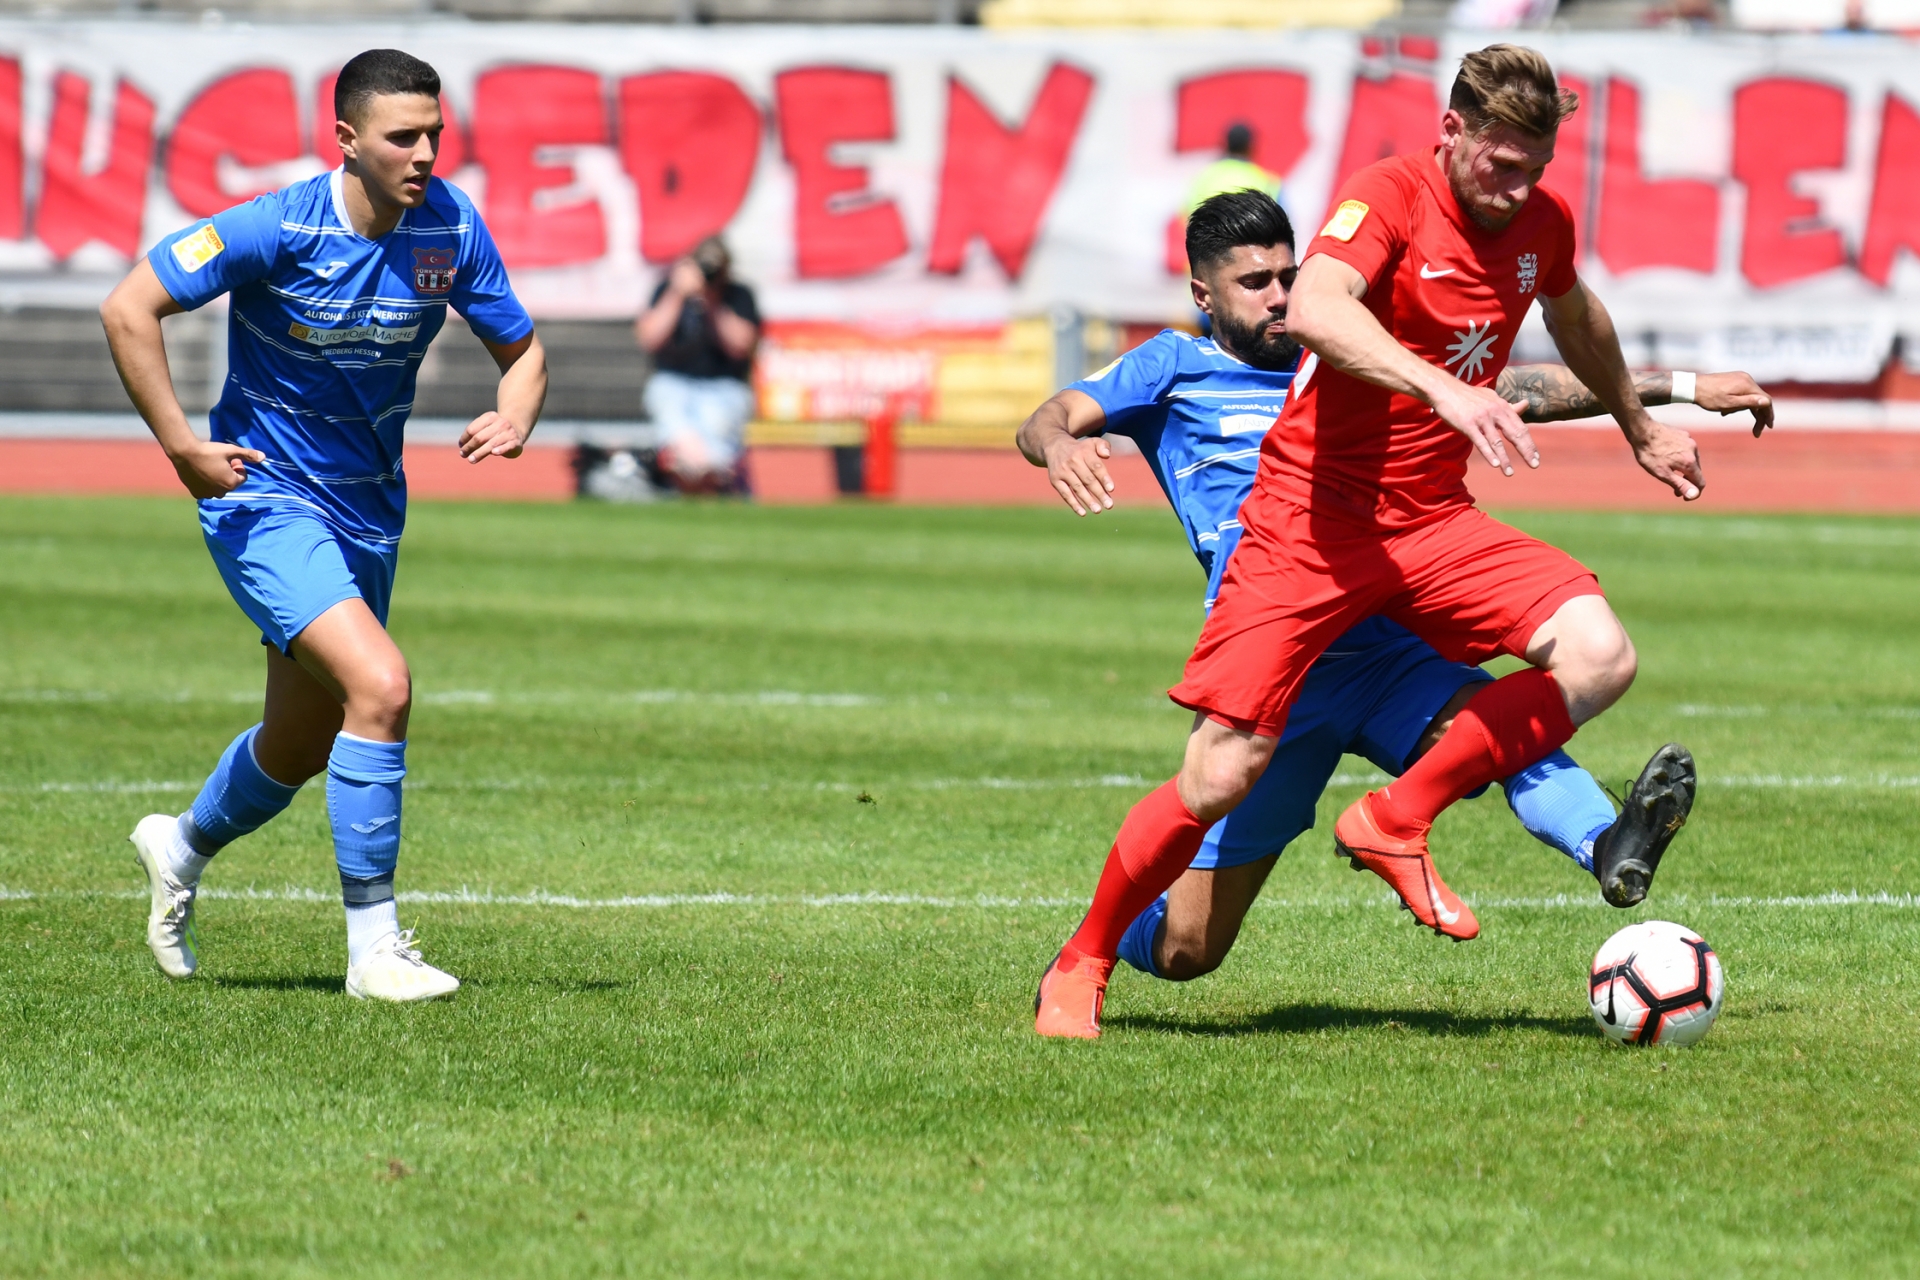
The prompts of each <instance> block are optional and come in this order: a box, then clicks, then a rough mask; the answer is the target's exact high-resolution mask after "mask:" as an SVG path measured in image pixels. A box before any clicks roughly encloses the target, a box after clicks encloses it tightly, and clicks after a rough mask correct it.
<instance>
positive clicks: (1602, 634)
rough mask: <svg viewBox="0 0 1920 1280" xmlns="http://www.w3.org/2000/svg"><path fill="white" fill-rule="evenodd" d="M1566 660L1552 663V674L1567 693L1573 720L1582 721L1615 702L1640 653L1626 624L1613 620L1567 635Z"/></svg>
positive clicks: (1628, 683) (1636, 668)
mask: <svg viewBox="0 0 1920 1280" xmlns="http://www.w3.org/2000/svg"><path fill="white" fill-rule="evenodd" d="M1569 639H1570V640H1572V643H1571V644H1569V645H1568V648H1567V652H1566V654H1565V659H1566V660H1565V661H1564V662H1562V663H1556V664H1555V666H1554V669H1553V670H1554V678H1555V679H1556V680H1557V681H1558V682H1559V684H1560V687H1561V689H1562V691H1563V692H1564V693H1565V694H1566V695H1567V700H1568V704H1569V708H1568V709H1569V711H1570V712H1571V713H1572V715H1573V719H1574V722H1575V723H1576V724H1582V723H1585V722H1586V721H1588V720H1591V719H1592V718H1593V717H1594V716H1597V715H1599V714H1600V713H1601V712H1602V711H1605V710H1606V709H1607V708H1608V707H1610V706H1612V705H1613V704H1614V703H1616V702H1618V701H1619V700H1620V699H1621V697H1622V696H1624V695H1625V694H1626V692H1627V690H1628V689H1629V688H1631V687H1632V686H1633V678H1634V676H1636V675H1637V674H1639V671H1640V657H1639V655H1638V654H1637V653H1635V652H1634V648H1633V641H1632V640H1631V639H1629V638H1628V636H1627V632H1626V628H1624V627H1622V626H1620V625H1619V623H1617V622H1616V623H1614V624H1613V626H1612V627H1610V628H1595V629H1593V630H1592V631H1589V632H1586V633H1583V634H1581V635H1579V636H1578V637H1569Z"/></svg>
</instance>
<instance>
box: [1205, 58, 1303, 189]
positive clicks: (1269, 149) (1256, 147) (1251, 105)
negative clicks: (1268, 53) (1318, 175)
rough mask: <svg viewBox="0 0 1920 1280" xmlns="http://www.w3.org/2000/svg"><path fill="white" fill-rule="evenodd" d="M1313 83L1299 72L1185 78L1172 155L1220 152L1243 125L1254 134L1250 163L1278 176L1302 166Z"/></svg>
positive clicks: (1222, 73)
mask: <svg viewBox="0 0 1920 1280" xmlns="http://www.w3.org/2000/svg"><path fill="white" fill-rule="evenodd" d="M1310 87H1311V84H1310V82H1309V81H1308V79H1307V77H1305V76H1303V75H1301V74H1300V73H1299V72H1297V71H1221V72H1216V73H1215V74H1213V75H1210V76H1196V77H1195V78H1193V79H1192V80H1183V81H1182V82H1181V84H1180V89H1179V95H1178V97H1177V99H1176V103H1177V105H1176V108H1175V113H1174V129H1173V149H1174V150H1175V151H1218V150H1220V148H1221V147H1222V146H1224V145H1225V143H1226V136H1227V129H1228V128H1229V127H1230V126H1232V125H1235V124H1244V125H1246V126H1247V128H1248V129H1249V130H1251V131H1252V133H1253V157H1252V158H1253V162H1254V163H1255V164H1257V165H1259V166H1260V167H1261V168H1262V169H1265V170H1266V171H1267V172H1268V173H1271V174H1272V175H1274V176H1275V177H1276V178H1284V177H1286V176H1287V175H1288V174H1289V173H1292V172H1293V166H1294V165H1296V164H1298V163H1300V157H1301V156H1303V155H1305V154H1306V153H1307V147H1308V146H1309V145H1311V143H1312V139H1311V138H1309V137H1308V136H1307V93H1308V90H1309V89H1310Z"/></svg>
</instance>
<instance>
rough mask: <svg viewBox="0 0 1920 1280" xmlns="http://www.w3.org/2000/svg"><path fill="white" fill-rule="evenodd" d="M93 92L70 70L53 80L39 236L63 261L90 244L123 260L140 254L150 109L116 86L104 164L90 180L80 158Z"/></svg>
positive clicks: (139, 96) (126, 87) (123, 85)
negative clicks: (101, 246) (100, 245)
mask: <svg viewBox="0 0 1920 1280" xmlns="http://www.w3.org/2000/svg"><path fill="white" fill-rule="evenodd" d="M92 92H93V86H92V85H91V84H90V83H89V82H88V81H87V80H86V79H85V78H84V77H82V76H77V75H75V74H73V73H72V72H71V71H62V72H61V73H60V74H59V75H58V76H56V77H54V82H53V118H52V120H51V121H50V122H49V123H48V125H47V155H46V160H45V164H44V171H43V174H42V178H41V185H40V211H39V214H38V216H36V217H35V219H34V234H35V235H36V236H38V237H39V240H40V243H42V244H44V245H46V246H47V248H48V249H50V250H51V251H52V252H53V256H54V257H55V258H56V259H58V260H59V261H61V262H65V261H66V260H67V259H68V258H70V257H72V256H73V254H74V251H75V250H77V249H79V248H80V246H82V245H84V244H86V243H87V242H88V241H90V240H98V241H99V242H100V243H101V244H104V245H106V246H107V247H108V248H109V249H113V250H115V251H117V252H118V253H119V254H120V255H121V256H122V257H125V258H132V257H134V256H135V255H137V254H138V253H139V252H140V221H141V218H142V216H143V215H144V214H145V212H146V207H147V174H148V172H149V171H150V170H151V169H152V167H153V115H154V112H153V102H152V101H151V100H150V99H149V98H148V97H147V96H146V95H145V94H143V93H141V92H140V91H139V90H138V89H136V88H134V87H133V86H132V85H130V84H128V83H127V82H126V81H124V80H122V81H120V82H119V83H118V84H117V85H116V86H115V88H114V101H113V124H112V126H111V129H110V131H109V137H110V139H111V140H110V142H109V143H108V147H107V162H106V163H105V164H104V165H102V166H101V167H100V168H99V169H98V170H96V171H94V172H91V173H88V172H85V171H83V170H82V169H81V167H80V157H81V153H82V151H83V149H84V148H85V145H86V139H87V104H88V100H89V98H90V97H91V96H92Z"/></svg>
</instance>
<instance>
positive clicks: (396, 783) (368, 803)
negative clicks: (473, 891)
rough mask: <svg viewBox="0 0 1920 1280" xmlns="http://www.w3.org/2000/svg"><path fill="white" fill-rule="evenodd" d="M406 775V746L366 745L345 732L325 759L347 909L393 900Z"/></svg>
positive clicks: (329, 805) (335, 850)
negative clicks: (394, 874)
mask: <svg viewBox="0 0 1920 1280" xmlns="http://www.w3.org/2000/svg"><path fill="white" fill-rule="evenodd" d="M406 776H407V744H406V743H404V742H369V741H368V740H367V739H365V738H356V737H354V736H353V735H352V734H350V733H343V734H341V735H340V736H338V737H337V738H335V739H334V740H333V754H332V755H330V756H328V757H327V817H328V819H329V820H331V822H332V823H333V857H334V861H336V862H338V863H339V864H340V896H341V898H342V899H343V900H344V901H345V902H346V904H347V905H348V906H349V907H363V906H366V905H368V904H369V903H375V902H385V901H387V900H388V899H390V898H392V897H393V869H394V867H395V866H397V865H398V864H399V862H400V779H402V778H404V777H406Z"/></svg>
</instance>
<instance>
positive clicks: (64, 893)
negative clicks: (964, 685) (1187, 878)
mask: <svg viewBox="0 0 1920 1280" xmlns="http://www.w3.org/2000/svg"><path fill="white" fill-rule="evenodd" d="M199 896H200V899H201V901H212V902H291V903H333V902H336V901H338V897H339V895H338V894H336V893H333V892H329V891H325V890H320V889H309V888H302V887H298V886H288V887H287V888H284V889H261V888H257V887H253V886H249V887H247V888H244V889H220V888H214V887H212V886H209V887H207V888H205V889H202V890H201V891H200V895H199ZM395 896H396V897H397V898H398V899H399V900H400V901H401V902H403V903H418V904H424V905H429V906H468V907H558V908H564V909H568V910H579V911H619V910H660V909H665V908H673V907H801V908H815V909H819V908H834V907H935V908H939V909H941V910H973V911H1018V910H1030V909H1039V910H1054V909H1065V908H1072V909H1074V910H1080V909H1083V908H1084V907H1085V905H1086V899H1084V898H1075V897H1002V896H997V895H994V894H984V893H983V894H976V895H974V896H972V897H947V896H941V895H937V894H924V893H880V892H873V891H869V892H865V893H829V894H779V893H638V894H622V895H620V896H618V897H612V898H595V897H585V896H581V895H578V894H570V893H549V892H546V891H544V890H535V891H533V892H530V893H495V892H493V891H491V890H476V889H468V888H460V889H413V890H404V891H402V892H400V893H398V894H396V895H395ZM1463 896H1465V897H1466V899H1467V901H1468V903H1469V904H1470V905H1472V906H1473V907H1475V908H1476V909H1481V910H1522V911H1606V910H1610V909H1611V908H1608V907H1607V906H1606V904H1605V903H1603V902H1601V901H1600V899H1599V898H1598V897H1597V896H1589V895H1585V894H1581V895H1577V896H1576V895H1573V894H1564V893H1556V894H1547V895H1542V896H1534V897H1499V898H1494V897H1477V896H1473V895H1463ZM83 898H104V899H111V900H117V901H128V902H145V901H146V900H147V894H146V892H145V891H144V890H107V891H96V890H83V889H47V890H35V889H14V888H9V887H7V886H5V885H0V902H37V901H67V900H77V899H83ZM1258 905H1259V906H1260V907H1261V908H1262V909H1265V910H1269V911H1284V910H1296V911H1336V910H1347V909H1350V908H1354V907H1375V908H1381V909H1385V908H1389V907H1396V906H1398V905H1399V903H1398V900H1397V899H1395V898H1394V897H1393V895H1391V894H1384V893H1383V894H1376V895H1344V896H1343V895H1327V896H1314V897H1302V898H1286V897H1263V898H1261V899H1260V900H1259V903H1258ZM1838 907H1890V908H1894V909H1899V910H1914V909H1920V894H1912V893H1860V892H1858V891H1851V890H1850V891H1845V892H1840V891H1835V892H1830V893H1814V894H1789V895H1785V896H1779V897H1752V896H1742V895H1728V894H1707V895H1704V896H1699V897H1696V896H1693V895H1690V894H1673V895H1671V896H1667V897H1664V898H1663V899H1662V900H1661V908H1662V909H1663V910H1667V909H1671V910H1673V911H1676V912H1677V911H1682V910H1693V909H1740V910H1783V909H1786V910H1792V909H1807V908H1838Z"/></svg>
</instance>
